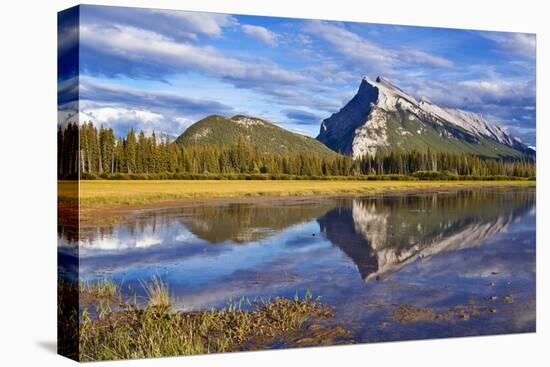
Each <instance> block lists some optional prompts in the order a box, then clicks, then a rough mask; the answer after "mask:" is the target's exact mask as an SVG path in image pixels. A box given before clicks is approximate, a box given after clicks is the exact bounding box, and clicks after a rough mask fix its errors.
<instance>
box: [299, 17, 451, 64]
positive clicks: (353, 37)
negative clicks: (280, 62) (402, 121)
mask: <svg viewBox="0 0 550 367" xmlns="http://www.w3.org/2000/svg"><path fill="white" fill-rule="evenodd" d="M305 31H306V32H308V33H311V34H314V35H315V36H317V37H319V38H321V39H323V40H324V41H326V42H328V43H329V44H330V45H331V46H332V47H333V48H334V50H336V51H337V52H338V53H340V54H341V55H343V56H344V57H345V58H346V59H348V60H351V61H353V62H357V63H360V64H359V65H360V66H359V67H360V68H362V69H363V70H364V69H366V68H370V69H373V71H376V72H378V73H392V72H394V71H395V69H396V68H397V67H399V66H402V65H404V64H417V65H424V66H429V67H444V68H449V67H452V66H454V64H453V62H452V61H451V60H448V59H446V58H444V57H441V56H437V55H433V54H431V53H428V52H425V51H422V50H418V49H414V48H405V49H402V50H398V49H390V48H385V47H381V46H379V45H377V44H376V43H374V42H372V41H370V40H368V39H366V38H364V37H361V36H359V35H358V34H356V33H353V32H350V31H348V30H347V29H345V28H344V27H343V26H338V25H335V24H331V23H327V22H323V21H310V22H309V23H308V24H307V26H306V27H305Z"/></svg>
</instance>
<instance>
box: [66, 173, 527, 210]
mask: <svg viewBox="0 0 550 367" xmlns="http://www.w3.org/2000/svg"><path fill="white" fill-rule="evenodd" d="M534 184H535V182H534V181H343V180H342V181H321V180H298V181H266V180H257V181H252V180H251V181H231V180H227V181H221V180H179V181H175V180H174V181H171V180H158V181H137V180H136V181H133V180H132V181H129V180H123V181H112V180H105V181H103V180H91V181H81V182H80V204H81V208H84V209H86V208H97V207H103V206H111V205H114V206H131V205H148V204H155V203H160V202H163V201H171V200H178V199H188V198H224V197H239V196H240V197H244V196H307V195H339V194H355V195H361V194H376V193H382V192H389V191H403V190H423V189H445V188H454V187H471V186H509V185H534ZM60 185H63V183H60ZM60 193H62V190H60Z"/></svg>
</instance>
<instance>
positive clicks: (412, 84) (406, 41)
mask: <svg viewBox="0 0 550 367" xmlns="http://www.w3.org/2000/svg"><path fill="white" fill-rule="evenodd" d="M74 15H75V13H66V14H62V15H61V16H60V20H59V29H60V49H59V54H60V57H61V58H65V59H67V58H69V57H70V56H73V57H75V55H76V53H78V52H79V59H80V66H79V70H78V72H79V85H78V92H79V94H77V93H76V85H77V84H76V78H75V74H76V71H75V70H72V69H70V68H69V67H67V65H65V64H60V66H59V85H60V89H59V103H60V111H61V113H60V120H61V122H63V120H67V119H68V118H74V116H75V113H76V111H75V108H76V106H77V104H76V100H77V96H79V97H78V99H79V103H78V110H79V111H78V113H79V115H80V118H81V119H85V120H92V121H94V122H95V123H96V124H98V125H100V124H103V125H105V126H111V127H113V128H114V129H115V132H116V133H117V134H119V135H120V134H124V133H125V132H126V130H127V129H128V128H129V127H133V128H134V129H143V130H145V131H147V132H151V131H153V130H154V131H157V132H158V131H162V132H166V133H169V134H172V135H179V134H180V133H181V132H183V131H184V130H185V129H186V128H187V127H188V126H189V125H190V124H192V123H193V122H195V121H197V120H199V119H201V118H203V117H205V116H207V115H210V114H222V115H226V116H232V115H235V114H247V115H252V116H257V117H261V118H264V119H267V120H269V121H271V122H274V123H276V124H278V125H280V126H282V127H284V128H286V129H290V130H292V131H295V132H299V133H302V134H306V135H310V136H316V135H317V134H318V132H319V126H320V122H321V120H322V119H324V118H326V117H329V116H330V115H331V114H332V113H334V112H336V111H338V109H339V108H341V107H342V106H343V105H344V104H345V102H347V100H349V99H350V98H351V97H352V96H353V95H354V94H355V92H356V90H357V88H358V86H359V83H360V81H361V78H362V77H363V76H365V75H368V76H369V77H371V78H375V77H376V76H378V75H382V76H385V77H387V78H389V79H390V80H392V81H393V82H394V83H396V84H397V85H399V86H400V87H401V88H402V89H404V90H406V91H407V92H409V93H410V94H412V95H414V96H416V97H420V96H426V97H428V98H429V99H430V100H432V101H433V102H435V103H439V104H442V105H445V106H450V107H458V108H461V109H465V110H469V111H474V112H479V113H482V114H483V115H484V117H486V118H487V119H489V120H490V121H493V122H497V123H499V124H501V125H502V126H504V127H506V128H508V130H509V131H510V132H512V133H513V134H514V135H516V136H519V137H520V138H521V139H522V140H523V141H524V142H526V143H528V144H531V145H534V144H535V111H536V109H535V107H536V106H535V99H536V98H535V79H536V78H535V69H536V68H535V56H536V54H535V44H536V40H535V36H534V35H531V34H523V33H502V32H482V31H471V30H456V29H442V28H427V27H409V26H394V25H381V24H369V23H349V22H336V21H319V20H305V19H289V18H274V17H257V16H241V15H225V14H214V13H198V12H185V11H173V10H157V9H139V8H121V7H102V6H88V5H85V6H80V18H79V19H80V28H79V30H78V31H77V30H76V27H75V24H74V22H71V17H74ZM73 19H74V18H73ZM76 44H79V51H75V50H78V48H77V47H75V45H76Z"/></svg>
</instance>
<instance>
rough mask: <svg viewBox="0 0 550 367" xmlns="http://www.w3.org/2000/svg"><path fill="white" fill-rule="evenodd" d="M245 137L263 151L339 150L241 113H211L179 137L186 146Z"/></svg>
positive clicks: (228, 142)
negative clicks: (222, 114) (228, 115)
mask: <svg viewBox="0 0 550 367" xmlns="http://www.w3.org/2000/svg"><path fill="white" fill-rule="evenodd" d="M240 136H243V137H245V138H246V139H248V141H249V142H250V144H251V145H252V146H253V147H254V148H255V149H257V150H258V151H259V152H262V153H270V154H276V155H280V156H283V155H293V154H299V153H302V152H308V153H315V154H319V155H321V156H332V155H335V154H336V153H335V152H333V151H332V150H330V149H329V148H327V147H326V146H325V145H323V144H322V143H320V142H319V141H317V140H315V139H313V138H310V137H308V136H304V135H300V134H296V133H293V132H290V131H287V130H285V129H283V128H281V127H279V126H277V125H274V124H272V123H270V122H267V121H265V120H262V119H259V118H255V117H249V116H243V115H237V116H233V117H231V118H227V117H224V116H218V115H211V116H208V117H206V118H204V119H202V120H200V121H197V122H196V123H194V124H193V125H191V126H190V127H189V128H187V130H185V132H184V133H183V134H181V135H180V136H179V137H178V138H177V139H176V143H177V144H180V145H183V146H191V145H201V144H205V145H206V144H208V145H217V146H228V145H231V144H235V143H236V142H237V141H238V139H239V137H240Z"/></svg>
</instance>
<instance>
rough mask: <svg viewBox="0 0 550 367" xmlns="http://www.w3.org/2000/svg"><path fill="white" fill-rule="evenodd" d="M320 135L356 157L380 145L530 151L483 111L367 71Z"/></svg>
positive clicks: (489, 151) (382, 148)
mask: <svg viewBox="0 0 550 367" xmlns="http://www.w3.org/2000/svg"><path fill="white" fill-rule="evenodd" d="M317 139H318V140H320V141H321V142H323V143H325V144H326V145H327V146H328V147H329V148H331V149H333V150H336V151H339V152H342V153H343V154H348V155H351V156H353V157H354V158H357V157H361V156H363V155H365V154H371V155H372V154H375V153H376V152H378V151H390V150H395V149H412V148H415V149H420V150H425V149H426V148H428V147H430V148H432V149H435V150H442V151H445V150H446V149H447V148H448V150H450V151H454V152H456V151H463V152H467V153H472V154H478V155H483V156H492V157H504V156H518V155H521V154H524V153H525V152H527V151H528V148H527V146H526V145H524V144H523V143H522V142H521V140H519V139H518V138H515V137H513V136H511V135H510V134H508V133H507V132H506V130H505V129H503V128H502V127H500V126H498V125H497V124H494V123H492V122H489V121H487V120H486V119H485V118H484V117H483V116H482V115H480V114H477V113H474V112H468V111H463V110H460V109H456V108H447V107H441V106H438V105H436V104H434V103H432V102H431V101H430V100H428V99H427V98H425V97H422V98H421V99H420V101H417V100H416V99H415V98H414V97H413V96H411V95H410V94H408V93H407V92H405V91H403V90H402V89H401V88H399V87H398V86H396V85H395V84H393V83H392V82H391V81H390V80H388V79H386V78H383V77H378V78H376V80H371V79H369V78H368V77H364V78H363V80H362V81H361V85H360V86H359V90H358V92H357V94H356V95H355V96H354V97H353V98H352V99H351V100H350V101H349V102H348V103H347V104H346V105H345V106H344V107H343V108H342V109H341V110H340V111H338V112H337V113H334V114H333V115H332V116H330V117H329V118H327V119H325V120H323V122H322V124H321V129H320V133H319V136H318V137H317Z"/></svg>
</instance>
